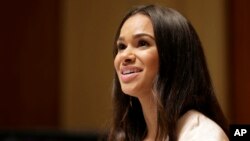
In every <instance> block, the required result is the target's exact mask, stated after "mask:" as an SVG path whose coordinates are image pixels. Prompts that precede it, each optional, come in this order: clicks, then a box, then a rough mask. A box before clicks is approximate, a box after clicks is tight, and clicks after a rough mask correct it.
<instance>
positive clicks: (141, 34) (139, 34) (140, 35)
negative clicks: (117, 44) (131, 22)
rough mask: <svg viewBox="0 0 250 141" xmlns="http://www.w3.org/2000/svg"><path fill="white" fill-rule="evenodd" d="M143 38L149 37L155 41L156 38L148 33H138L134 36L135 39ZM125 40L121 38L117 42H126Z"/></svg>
mask: <svg viewBox="0 0 250 141" xmlns="http://www.w3.org/2000/svg"><path fill="white" fill-rule="evenodd" d="M142 36H147V37H149V38H151V39H153V40H155V38H154V37H153V36H152V35H150V34H147V33H138V34H135V35H133V38H139V37H142ZM124 40H125V39H124V37H119V38H118V39H117V41H124Z"/></svg>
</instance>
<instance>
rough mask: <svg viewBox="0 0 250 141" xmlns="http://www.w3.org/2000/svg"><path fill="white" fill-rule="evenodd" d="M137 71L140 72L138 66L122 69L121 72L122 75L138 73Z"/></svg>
mask: <svg viewBox="0 0 250 141" xmlns="http://www.w3.org/2000/svg"><path fill="white" fill-rule="evenodd" d="M138 72H142V69H139V68H133V69H123V70H122V72H121V73H122V75H128V74H132V73H138Z"/></svg>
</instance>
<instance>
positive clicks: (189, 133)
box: [177, 110, 229, 141]
mask: <svg viewBox="0 0 250 141" xmlns="http://www.w3.org/2000/svg"><path fill="white" fill-rule="evenodd" d="M177 133H178V141H229V139H228V137H227V136H226V134H225V133H224V131H223V130H222V129H221V127H220V126H219V125H218V124H217V123H215V122H214V121H212V120H211V119H209V118H208V117H206V116H205V115H203V114H202V113H200V112H198V111H195V110H190V111H188V112H187V113H185V114H184V115H183V116H182V117H181V118H180V119H179V121H178V125H177Z"/></svg>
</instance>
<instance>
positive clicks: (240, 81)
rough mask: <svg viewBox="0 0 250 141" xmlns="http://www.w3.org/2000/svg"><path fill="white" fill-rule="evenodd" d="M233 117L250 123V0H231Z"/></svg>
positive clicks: (238, 121)
mask: <svg viewBox="0 0 250 141" xmlns="http://www.w3.org/2000/svg"><path fill="white" fill-rule="evenodd" d="M230 7H231V14H230V18H231V21H230V23H231V28H229V29H230V30H231V31H232V34H231V45H232V46H231V47H232V50H231V54H232V94H233V95H232V96H233V97H232V106H231V107H232V110H233V111H232V118H233V122H234V123H250V110H249V107H250V45H249V41H250V36H249V33H250V26H249V25H250V14H249V13H250V1H249V0H231V5H230Z"/></svg>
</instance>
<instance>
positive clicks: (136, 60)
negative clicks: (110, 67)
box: [114, 14, 159, 97]
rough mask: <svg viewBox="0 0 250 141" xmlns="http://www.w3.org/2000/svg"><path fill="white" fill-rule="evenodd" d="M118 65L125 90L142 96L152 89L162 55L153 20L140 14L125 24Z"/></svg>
mask: <svg viewBox="0 0 250 141" xmlns="http://www.w3.org/2000/svg"><path fill="white" fill-rule="evenodd" d="M117 48H118V53H117V55H116V57H115V60H114V66H115V69H116V73H117V75H118V78H119V81H120V83H121V88H122V91H123V92H124V93H125V94H128V95H131V96H135V97H139V96H141V95H143V94H145V93H149V92H152V88H153V83H154V80H155V77H156V75H157V73H158V65H159V57H158V52H157V47H156V43H155V37H154V31H153V26H152V23H151V20H150V19H149V18H148V17H147V16H145V15H143V14H136V15H133V16H132V17H130V18H129V19H127V21H125V23H124V24H123V26H122V28H121V31H120V35H119V38H118V40H117Z"/></svg>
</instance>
